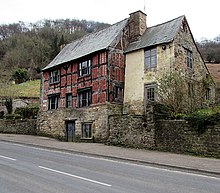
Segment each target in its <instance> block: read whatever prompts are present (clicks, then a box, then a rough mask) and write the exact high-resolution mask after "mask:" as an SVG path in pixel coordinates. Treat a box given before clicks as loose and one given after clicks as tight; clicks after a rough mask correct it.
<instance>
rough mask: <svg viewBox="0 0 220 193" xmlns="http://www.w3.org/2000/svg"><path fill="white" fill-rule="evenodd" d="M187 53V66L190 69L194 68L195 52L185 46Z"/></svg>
mask: <svg viewBox="0 0 220 193" xmlns="http://www.w3.org/2000/svg"><path fill="white" fill-rule="evenodd" d="M184 49H185V54H186V66H187V68H188V69H191V70H193V53H192V51H191V50H189V49H187V48H184Z"/></svg>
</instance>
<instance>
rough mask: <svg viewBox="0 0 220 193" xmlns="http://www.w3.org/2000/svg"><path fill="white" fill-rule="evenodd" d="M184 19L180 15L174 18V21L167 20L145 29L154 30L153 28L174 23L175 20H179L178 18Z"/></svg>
mask: <svg viewBox="0 0 220 193" xmlns="http://www.w3.org/2000/svg"><path fill="white" fill-rule="evenodd" d="M184 17H185V15H181V16H179V17H176V18H174V19H171V20H169V21H165V22H163V23H160V24H157V25H154V26H151V27H148V28H147V29H150V28H154V27H158V26H160V25H164V24H167V23H170V22H173V21H175V20H178V19H180V18H184Z"/></svg>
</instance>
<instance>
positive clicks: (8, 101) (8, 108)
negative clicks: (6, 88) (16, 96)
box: [4, 97, 13, 114]
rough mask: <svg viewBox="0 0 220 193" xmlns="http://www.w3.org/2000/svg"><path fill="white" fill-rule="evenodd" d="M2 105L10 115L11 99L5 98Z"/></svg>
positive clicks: (11, 108)
mask: <svg viewBox="0 0 220 193" xmlns="http://www.w3.org/2000/svg"><path fill="white" fill-rule="evenodd" d="M4 105H5V106H6V109H7V111H8V114H12V112H13V100H12V98H11V97H7V98H5V102H4Z"/></svg>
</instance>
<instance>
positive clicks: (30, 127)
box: [0, 119, 37, 135]
mask: <svg viewBox="0 0 220 193" xmlns="http://www.w3.org/2000/svg"><path fill="white" fill-rule="evenodd" d="M36 122H37V120H36V119H23V120H20V119H15V120H11V119H10V120H7V119H0V133H16V134H28V135H36Z"/></svg>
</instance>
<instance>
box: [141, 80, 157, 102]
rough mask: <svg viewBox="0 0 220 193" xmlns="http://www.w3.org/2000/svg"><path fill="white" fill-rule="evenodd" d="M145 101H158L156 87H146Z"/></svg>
mask: <svg viewBox="0 0 220 193" xmlns="http://www.w3.org/2000/svg"><path fill="white" fill-rule="evenodd" d="M144 92H145V100H146V101H155V100H156V85H155V84H152V85H146V86H145V90H144Z"/></svg>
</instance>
